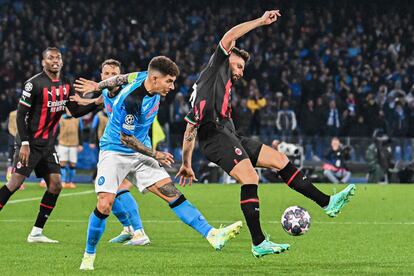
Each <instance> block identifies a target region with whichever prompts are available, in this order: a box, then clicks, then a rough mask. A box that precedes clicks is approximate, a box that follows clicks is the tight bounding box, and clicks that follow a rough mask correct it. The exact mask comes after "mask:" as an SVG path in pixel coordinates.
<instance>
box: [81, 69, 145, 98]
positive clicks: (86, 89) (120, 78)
mask: <svg viewBox="0 0 414 276" xmlns="http://www.w3.org/2000/svg"><path fill="white" fill-rule="evenodd" d="M137 75H138V74H137V72H133V73H128V74H122V75H117V76H113V77H111V78H108V79H106V80H103V81H101V82H99V83H97V82H96V81H91V80H87V79H84V78H80V79H77V80H76V81H75V84H74V86H75V89H76V91H77V92H79V93H83V94H87V93H92V92H98V91H102V90H104V89H105V88H108V89H111V88H114V87H117V86H121V85H124V84H127V83H129V82H131V80H134V79H135V78H136V76H137Z"/></svg>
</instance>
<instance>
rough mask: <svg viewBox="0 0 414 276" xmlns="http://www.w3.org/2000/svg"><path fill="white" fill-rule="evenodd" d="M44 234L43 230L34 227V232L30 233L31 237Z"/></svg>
mask: <svg viewBox="0 0 414 276" xmlns="http://www.w3.org/2000/svg"><path fill="white" fill-rule="evenodd" d="M42 232H43V229H42V228H39V227H36V226H33V228H32V231H31V232H30V235H31V236H36V235H40V234H42Z"/></svg>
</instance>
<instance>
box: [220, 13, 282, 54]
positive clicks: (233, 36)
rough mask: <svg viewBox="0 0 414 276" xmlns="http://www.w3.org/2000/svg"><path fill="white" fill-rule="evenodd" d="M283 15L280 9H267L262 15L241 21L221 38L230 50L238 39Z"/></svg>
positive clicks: (226, 48) (224, 45)
mask: <svg viewBox="0 0 414 276" xmlns="http://www.w3.org/2000/svg"><path fill="white" fill-rule="evenodd" d="M279 16H281V15H280V12H279V10H273V11H266V12H265V13H264V14H263V15H262V16H261V17H259V18H257V19H254V20H251V21H247V22H244V23H241V24H239V25H237V26H234V27H233V28H231V29H230V30H229V31H228V32H227V33H226V34H225V35H224V36H223V38H222V39H221V43H222V46H223V47H224V49H225V50H226V51H230V50H231V48H233V47H234V45H235V44H236V40H237V39H239V38H240V37H242V36H243V35H245V34H246V33H248V32H250V31H251V30H253V29H256V28H257V27H260V26H264V25H270V24H272V23H273V22H275V21H276V20H277V18H278V17H279Z"/></svg>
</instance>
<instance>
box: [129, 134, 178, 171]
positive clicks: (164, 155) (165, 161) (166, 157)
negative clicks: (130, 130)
mask: <svg viewBox="0 0 414 276" xmlns="http://www.w3.org/2000/svg"><path fill="white" fill-rule="evenodd" d="M121 142H122V144H124V145H125V146H127V147H128V148H131V149H133V150H135V151H137V152H139V153H142V154H144V155H147V156H150V157H152V158H154V159H156V160H157V161H158V162H159V163H160V164H162V165H166V166H168V167H171V164H172V163H174V157H173V155H172V154H171V153H169V152H161V151H157V150H153V149H151V148H149V147H147V146H145V145H144V144H143V143H141V142H140V141H139V140H138V139H137V138H136V137H135V136H133V135H127V134H125V133H123V132H122V131H121Z"/></svg>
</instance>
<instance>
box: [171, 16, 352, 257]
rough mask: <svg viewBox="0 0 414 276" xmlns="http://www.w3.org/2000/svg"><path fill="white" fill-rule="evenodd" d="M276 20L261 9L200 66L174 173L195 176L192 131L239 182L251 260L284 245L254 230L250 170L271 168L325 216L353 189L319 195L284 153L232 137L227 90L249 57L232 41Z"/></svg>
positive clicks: (254, 185)
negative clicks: (181, 159) (261, 13)
mask: <svg viewBox="0 0 414 276" xmlns="http://www.w3.org/2000/svg"><path fill="white" fill-rule="evenodd" d="M279 16H280V13H279V10H273V11H266V12H265V13H264V14H263V16H262V17H260V18H257V19H255V20H252V21H248V22H244V23H242V24H239V25H237V26H235V27H233V28H232V29H231V30H229V31H228V32H227V33H226V34H225V35H224V36H223V38H222V39H221V41H220V43H219V45H218V47H217V48H216V51H215V52H214V54H213V55H212V57H211V58H210V61H209V63H208V64H207V66H206V68H205V69H204V70H203V71H202V72H201V74H200V77H199V79H198V80H197V81H196V83H195V84H194V86H193V89H194V91H193V93H192V95H191V97H190V101H191V106H192V110H191V111H190V112H189V114H188V115H187V116H186V118H185V120H186V121H187V128H186V131H185V134H184V141H183V163H182V166H181V168H180V170H179V172H178V173H177V176H180V184H181V185H183V186H184V185H186V184H187V181H188V183H190V184H191V183H192V181H193V179H196V178H195V174H194V172H193V170H192V168H191V157H192V152H193V149H194V144H195V136H196V135H197V132H198V140H199V144H200V148H201V150H202V151H203V153H204V155H205V156H206V158H207V159H208V160H209V161H211V162H213V163H216V164H217V165H218V166H220V167H221V168H222V169H223V170H225V171H226V172H227V173H228V174H229V175H231V176H232V177H234V178H235V179H236V180H237V181H238V182H239V183H240V184H241V195H240V205H241V209H242V211H243V214H244V217H245V219H246V222H247V226H248V227H249V231H250V234H251V237H252V243H253V244H252V249H251V250H252V253H253V255H254V256H255V257H262V256H264V255H268V254H275V253H281V252H284V251H286V250H288V249H289V247H290V245H288V244H276V243H274V242H272V241H270V240H269V238H268V237H266V236H265V235H264V233H263V231H262V229H261V226H260V218H259V213H260V209H259V197H258V193H257V188H258V183H259V177H258V175H257V173H256V171H255V169H254V167H256V166H257V167H264V168H271V169H276V170H278V172H279V175H280V177H281V178H282V179H283V180H284V181H285V182H286V184H287V185H288V186H289V187H291V188H292V189H294V190H296V191H298V192H299V193H301V194H303V195H304V196H306V197H308V198H310V199H312V200H313V201H315V202H316V203H317V204H318V205H319V206H321V207H322V208H324V209H325V212H326V213H327V214H328V215H329V216H331V217H334V216H336V214H337V213H339V211H340V210H341V209H342V207H343V206H344V205H345V204H346V203H347V202H348V201H349V197H350V196H351V195H353V193H354V190H355V185H349V186H348V187H347V188H346V189H344V190H343V191H341V192H340V193H338V194H335V195H333V196H328V195H326V194H324V193H322V192H321V191H319V190H318V189H317V188H316V187H315V186H314V185H313V184H312V183H311V182H310V181H309V179H308V178H306V176H304V175H303V174H302V173H301V172H300V171H299V170H298V169H297V168H296V167H295V166H294V165H293V164H292V163H291V162H289V159H288V158H287V157H286V155H284V154H282V153H280V152H278V151H276V150H274V149H272V148H271V147H269V146H266V145H264V144H262V143H261V142H258V141H256V140H253V139H250V138H248V137H243V136H239V135H237V134H236V131H235V128H234V124H233V121H232V118H231V104H230V100H231V87H232V85H233V83H234V82H236V81H237V80H239V79H240V78H242V77H243V71H244V68H245V64H246V62H247V61H248V59H249V54H248V53H247V52H246V51H244V50H240V49H238V48H236V47H235V44H236V40H237V39H238V38H240V37H242V36H243V35H244V34H246V33H248V32H249V31H251V30H253V29H255V28H258V27H261V26H265V25H270V24H272V23H273V22H275V21H276V20H277V18H278V17H279Z"/></svg>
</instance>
